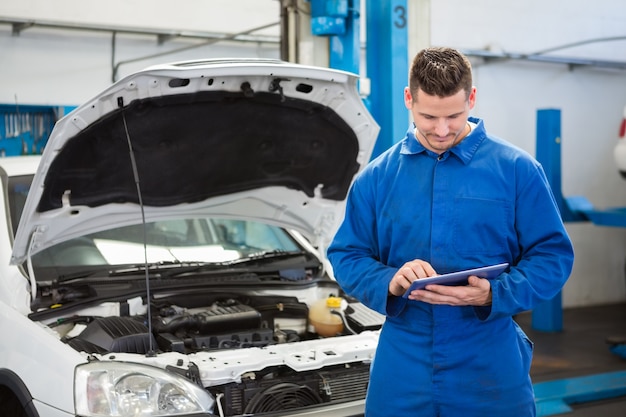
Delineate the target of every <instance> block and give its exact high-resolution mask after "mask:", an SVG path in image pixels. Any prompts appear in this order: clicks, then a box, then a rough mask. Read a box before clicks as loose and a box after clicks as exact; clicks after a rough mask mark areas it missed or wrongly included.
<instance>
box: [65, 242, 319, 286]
mask: <svg viewBox="0 0 626 417" xmlns="http://www.w3.org/2000/svg"><path fill="white" fill-rule="evenodd" d="M308 255H309V253H308V252H307V251H303V250H296V251H284V250H272V251H261V252H254V253H251V254H249V255H247V256H245V257H243V258H238V259H233V260H230V261H222V262H199V261H191V262H181V261H161V262H153V263H149V264H143V263H138V264H131V265H120V266H119V268H115V269H112V268H111V266H109V267H108V268H107V269H105V268H104V267H103V268H98V269H96V270H94V269H92V270H88V271H84V270H83V271H77V272H74V273H69V274H65V275H61V276H59V277H58V278H57V280H56V281H57V282H67V281H72V280H75V279H82V278H87V279H89V278H90V277H92V276H94V275H98V276H103V275H105V276H108V277H123V276H128V275H137V274H139V273H144V272H146V270H147V271H148V272H149V273H154V272H158V277H159V278H169V277H173V276H177V275H182V274H186V273H190V272H198V271H203V272H204V271H223V270H224V269H228V268H231V267H238V266H240V265H248V264H250V263H265V262H272V261H276V260H281V259H288V258H292V257H298V256H308Z"/></svg>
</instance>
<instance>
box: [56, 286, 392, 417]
mask: <svg viewBox="0 0 626 417" xmlns="http://www.w3.org/2000/svg"><path fill="white" fill-rule="evenodd" d="M203 304H204V305H203ZM150 311H151V326H149V325H148V315H147V314H146V315H135V316H130V315H129V316H123V315H122V316H109V317H88V316H76V317H71V318H67V319H65V320H57V322H56V324H54V325H53V326H52V327H59V326H66V327H67V328H72V329H73V330H72V331H67V329H66V330H65V331H64V332H67V334H66V335H65V336H64V337H63V338H62V340H63V341H64V342H65V343H67V344H68V345H70V346H71V347H73V348H74V349H76V350H78V351H83V352H87V353H90V354H95V355H112V354H118V355H119V354H126V353H128V354H142V355H149V354H150V353H151V350H152V351H157V352H159V353H163V352H178V353H181V354H186V355H193V354H196V353H199V352H208V353H213V356H217V355H218V354H219V352H220V351H226V350H239V349H245V348H251V347H252V348H266V347H269V346H276V345H284V346H297V345H300V344H299V343H296V344H293V343H292V342H303V341H312V342H313V341H315V340H320V339H323V338H321V337H320V336H319V335H318V334H316V333H315V329H314V328H313V327H312V326H311V325H310V323H309V321H308V312H309V308H308V306H307V304H305V303H302V302H300V301H298V299H297V298H296V297H286V296H274V295H272V296H267V295H266V296H248V295H245V296H242V295H238V296H237V295H234V294H221V295H220V294H218V295H213V296H211V297H207V296H206V295H200V294H192V295H190V294H186V295H184V296H183V295H174V296H170V297H166V298H160V299H157V300H153V301H152V303H151V310H150ZM342 320H344V323H345V326H344V330H343V334H338V335H337V336H336V337H337V338H339V339H341V336H347V335H350V334H358V333H360V332H363V331H365V330H377V329H379V328H380V326H381V325H382V320H383V319H382V316H380V315H378V314H377V313H374V312H372V311H371V310H369V309H367V308H365V307H364V306H363V305H362V304H360V303H358V302H349V303H348V304H347V308H346V309H345V314H344V315H343V317H342ZM79 329H82V330H79ZM59 330H60V329H59ZM150 330H151V331H150ZM328 339H335V337H332V338H328ZM347 339H349V338H347ZM255 352H257V354H258V351H255ZM326 353H328V354H329V355H333V353H332V352H328V351H326ZM200 354H202V353H200ZM244 366H245V364H243V363H241V364H239V365H238V368H237V369H238V370H241V369H245V368H243V367H244ZM170 371H173V372H179V373H181V369H180V368H176V367H172V368H171V369H170ZM184 374H185V376H186V377H188V378H189V379H192V380H195V381H196V382H198V383H200V375H199V371H198V370H197V369H194V367H193V366H190V367H189V369H185V370H184ZM368 379H369V363H368V362H367V361H362V360H358V361H353V362H348V363H339V362H338V361H337V363H332V364H330V366H323V367H321V368H319V369H313V370H304V371H303V370H299V369H294V368H293V367H290V366H286V365H285V364H278V365H271V366H268V367H266V368H265V369H262V370H255V371H250V372H245V373H243V376H242V377H241V378H240V380H237V381H228V382H225V383H216V384H215V385H213V386H208V387H205V388H206V389H208V390H209V391H210V392H211V394H212V395H213V396H214V397H216V398H218V399H220V402H221V403H222V404H223V406H222V408H223V410H222V413H223V414H222V415H224V416H238V415H247V414H255V413H263V412H272V411H274V412H276V411H282V410H289V409H295V408H301V407H306V406H314V405H318V404H325V403H342V402H348V401H354V400H355V399H358V398H364V397H365V393H366V390H367V384H368ZM205 385H206V384H205Z"/></svg>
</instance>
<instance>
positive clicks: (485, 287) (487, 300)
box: [409, 275, 491, 306]
mask: <svg viewBox="0 0 626 417" xmlns="http://www.w3.org/2000/svg"><path fill="white" fill-rule="evenodd" d="M409 300H417V301H423V302H425V303H429V304H447V305H451V306H484V305H490V304H491V283H490V282H489V280H488V279H484V278H479V277H477V276H474V275H473V276H471V277H469V280H468V285H461V286H448V285H437V284H430V285H427V286H426V288H425V289H423V290H415V291H412V292H411V294H409Z"/></svg>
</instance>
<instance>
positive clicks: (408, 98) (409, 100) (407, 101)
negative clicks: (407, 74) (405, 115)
mask: <svg viewBox="0 0 626 417" xmlns="http://www.w3.org/2000/svg"><path fill="white" fill-rule="evenodd" d="M404 105H405V106H406V108H407V109H409V110H411V107H413V96H412V95H411V90H410V89H409V87H404Z"/></svg>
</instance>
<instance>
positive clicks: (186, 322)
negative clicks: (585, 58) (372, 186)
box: [0, 59, 383, 417]
mask: <svg viewBox="0 0 626 417" xmlns="http://www.w3.org/2000/svg"><path fill="white" fill-rule="evenodd" d="M356 83H357V78H356V76H354V75H352V74H348V73H345V72H341V71H335V70H329V69H324V68H315V67H305V66H298V65H293V64H288V63H284V62H280V61H273V60H238V59H233V60H212V61H198V62H183V63H176V64H171V65H163V66H156V67H151V68H148V69H146V70H144V71H140V72H138V73H136V74H133V75H130V76H128V77H126V78H125V79H122V80H120V81H119V82H117V83H115V84H114V85H112V86H111V87H110V88H108V89H107V90H105V91H103V92H102V93H101V94H99V95H98V96H96V97H95V98H94V99H92V100H91V101H89V102H88V103H86V104H84V105H82V106H80V107H78V108H77V109H76V110H74V111H73V112H72V113H70V114H69V115H67V116H66V117H65V118H63V119H61V120H60V121H59V122H58V123H57V124H56V126H55V128H54V130H53V132H52V134H51V136H50V139H49V141H48V143H47V145H46V148H45V151H44V153H43V155H42V156H41V158H39V157H9V158H3V159H0V177H1V182H0V184H1V187H2V195H3V196H4V204H2V205H0V210H2V211H3V213H2V214H3V215H2V216H0V218H2V219H4V221H3V222H2V224H1V227H2V228H4V229H5V230H4V231H2V232H0V245H1V246H0V248H1V249H0V254H1V256H2V259H3V262H2V264H1V265H0V332H1V334H2V338H1V339H0V409H1V410H3V412H4V413H5V414H4V415H11V416H17V417H25V416H26V417H68V416H77V415H79V416H82V417H96V416H124V417H125V416H213V415H217V416H243V415H245V416H254V415H263V416H287V415H290V416H325V417H329V416H352V415H359V414H361V413H362V412H363V403H364V396H365V391H366V388H367V383H368V378H369V363H370V361H371V359H372V356H373V354H374V350H375V347H376V344H377V338H378V329H379V328H380V326H381V325H382V322H383V316H381V315H379V314H377V313H374V312H372V311H371V310H369V309H367V308H365V307H364V306H363V305H362V304H360V303H358V302H356V301H355V300H353V299H350V298H349V297H347V296H345V294H343V293H342V291H341V289H340V288H339V286H338V285H337V284H336V282H335V281H334V280H333V279H332V272H331V271H330V269H329V265H328V262H327V260H326V258H325V249H326V246H327V244H328V243H329V241H330V239H331V238H332V235H333V234H334V232H335V230H336V227H337V226H338V224H339V222H340V220H341V217H342V215H343V208H344V199H345V197H346V193H347V191H348V189H349V187H350V184H351V182H352V180H353V178H354V176H355V174H356V173H357V172H359V171H360V170H361V168H362V167H363V166H364V165H365V164H366V163H367V162H368V160H369V157H370V154H371V151H372V148H373V146H374V143H375V140H376V137H377V134H378V126H377V124H376V123H375V121H374V120H373V118H372V117H371V115H370V114H369V113H368V111H367V109H366V108H365V106H364V105H363V102H362V100H361V98H360V97H359V95H358V93H357V87H356ZM35 171H36V172H35ZM33 174H34V176H33ZM18 224H19V227H18ZM7 413H8V414H7Z"/></svg>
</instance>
